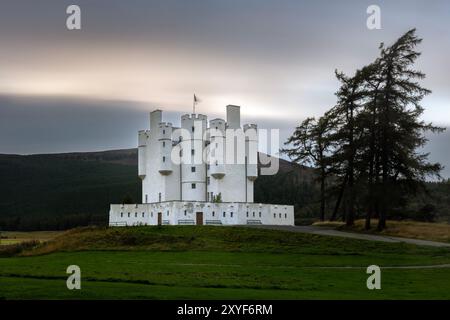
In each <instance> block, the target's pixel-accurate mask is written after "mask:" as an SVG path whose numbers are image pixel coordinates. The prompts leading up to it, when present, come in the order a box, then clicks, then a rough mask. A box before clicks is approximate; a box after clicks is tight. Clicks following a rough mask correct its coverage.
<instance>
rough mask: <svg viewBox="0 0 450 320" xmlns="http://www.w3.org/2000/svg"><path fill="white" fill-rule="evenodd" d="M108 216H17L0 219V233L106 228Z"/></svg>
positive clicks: (83, 214)
mask: <svg viewBox="0 0 450 320" xmlns="http://www.w3.org/2000/svg"><path fill="white" fill-rule="evenodd" d="M107 223H108V216H107V215H106V214H103V215H92V214H85V213H81V214H70V215H60V216H43V217H38V216H19V217H2V218H0V231H2V230H3V231H6V230H12V231H47V230H67V229H71V228H75V227H80V226H89V225H96V226H106V225H107Z"/></svg>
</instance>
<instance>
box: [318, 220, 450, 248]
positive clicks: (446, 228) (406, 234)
mask: <svg viewBox="0 0 450 320" xmlns="http://www.w3.org/2000/svg"><path fill="white" fill-rule="evenodd" d="M364 222H365V221H364V220H363V219H361V220H356V221H355V225H354V226H353V227H351V228H349V227H346V226H345V223H343V222H340V221H325V222H316V223H314V225H316V226H324V227H333V228H335V229H337V230H342V231H353V232H361V233H371V234H380V235H386V236H392V237H403V238H413V239H421V240H431V241H438V242H450V224H448V223H430V222H417V221H394V220H390V221H388V223H387V228H386V229H384V230H383V231H381V232H379V231H377V224H378V220H376V219H374V220H373V221H372V224H371V229H370V230H365V229H364Z"/></svg>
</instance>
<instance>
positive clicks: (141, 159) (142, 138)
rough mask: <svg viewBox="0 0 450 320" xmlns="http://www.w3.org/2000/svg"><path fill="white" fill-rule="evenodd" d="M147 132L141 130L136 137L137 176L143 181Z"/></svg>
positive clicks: (145, 168) (145, 164) (145, 169)
mask: <svg viewBox="0 0 450 320" xmlns="http://www.w3.org/2000/svg"><path fill="white" fill-rule="evenodd" d="M146 152H147V131H146V130H141V131H139V135H138V175H139V178H141V179H142V180H144V178H145V175H146V174H147V173H146V171H147V157H146Z"/></svg>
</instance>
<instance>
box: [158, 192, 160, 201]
mask: <svg viewBox="0 0 450 320" xmlns="http://www.w3.org/2000/svg"><path fill="white" fill-rule="evenodd" d="M158 200H159V201H158V202H161V192H160V193H158Z"/></svg>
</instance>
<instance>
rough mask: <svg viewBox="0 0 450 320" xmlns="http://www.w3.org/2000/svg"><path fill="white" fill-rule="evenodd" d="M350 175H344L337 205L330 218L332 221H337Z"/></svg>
mask: <svg viewBox="0 0 450 320" xmlns="http://www.w3.org/2000/svg"><path fill="white" fill-rule="evenodd" d="M347 179H348V175H347V174H346V175H345V177H344V181H343V182H342V186H341V190H340V191H339V195H338V198H337V200H336V205H335V206H334V210H333V215H332V216H331V218H330V221H335V220H336V217H337V214H338V211H339V207H340V206H341V201H342V197H343V196H344V191H345V186H346V185H347Z"/></svg>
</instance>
